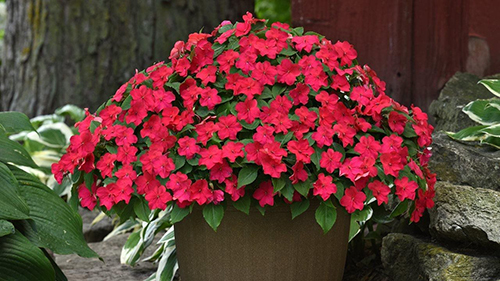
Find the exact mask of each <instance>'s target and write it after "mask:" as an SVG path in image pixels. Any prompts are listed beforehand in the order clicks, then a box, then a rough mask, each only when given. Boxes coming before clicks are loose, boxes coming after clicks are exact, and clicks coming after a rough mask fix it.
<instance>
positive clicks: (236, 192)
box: [224, 175, 245, 201]
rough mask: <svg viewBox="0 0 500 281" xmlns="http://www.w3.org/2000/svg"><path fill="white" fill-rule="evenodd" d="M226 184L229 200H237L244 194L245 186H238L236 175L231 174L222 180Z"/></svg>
mask: <svg viewBox="0 0 500 281" xmlns="http://www.w3.org/2000/svg"><path fill="white" fill-rule="evenodd" d="M224 183H225V185H226V193H227V194H229V195H231V200H233V201H238V200H239V199H240V198H241V197H243V196H244V195H245V186H242V187H240V188H238V177H237V176H235V175H232V176H231V177H229V178H227V179H226V180H225V181H224Z"/></svg>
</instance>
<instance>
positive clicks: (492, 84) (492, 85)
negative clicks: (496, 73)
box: [478, 79, 500, 98]
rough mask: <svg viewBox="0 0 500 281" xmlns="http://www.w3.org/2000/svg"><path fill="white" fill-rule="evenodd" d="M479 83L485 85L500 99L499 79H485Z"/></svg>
mask: <svg viewBox="0 0 500 281" xmlns="http://www.w3.org/2000/svg"><path fill="white" fill-rule="evenodd" d="M478 83H480V84H483V85H484V86H485V87H486V89H488V90H489V91H490V92H491V93H492V94H494V95H495V96H497V97H499V98H500V80H498V79H483V80H480V81H479V82H478Z"/></svg>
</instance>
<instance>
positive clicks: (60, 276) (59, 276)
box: [42, 249, 68, 281]
mask: <svg viewBox="0 0 500 281" xmlns="http://www.w3.org/2000/svg"><path fill="white" fill-rule="evenodd" d="M42 252H43V254H44V255H45V257H46V258H47V259H48V260H49V261H50V264H51V265H52V268H53V269H54V273H55V275H56V278H55V281H68V278H66V275H64V273H63V272H62V270H61V269H60V268H59V266H58V265H57V263H56V262H55V261H54V260H53V259H52V256H51V255H50V254H49V253H48V252H47V251H46V250H45V249H42Z"/></svg>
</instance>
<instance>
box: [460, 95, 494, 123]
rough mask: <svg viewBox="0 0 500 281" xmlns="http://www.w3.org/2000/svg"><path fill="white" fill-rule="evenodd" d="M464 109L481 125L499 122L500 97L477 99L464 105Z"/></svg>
mask: <svg viewBox="0 0 500 281" xmlns="http://www.w3.org/2000/svg"><path fill="white" fill-rule="evenodd" d="M462 111H463V112H464V113H465V114H467V115H468V116H469V118H470V119H472V120H474V121H475V122H477V123H479V124H481V125H494V124H498V122H499V121H500V99H498V98H493V99H489V100H475V101H473V102H470V103H468V104H467V105H466V106H464V108H462Z"/></svg>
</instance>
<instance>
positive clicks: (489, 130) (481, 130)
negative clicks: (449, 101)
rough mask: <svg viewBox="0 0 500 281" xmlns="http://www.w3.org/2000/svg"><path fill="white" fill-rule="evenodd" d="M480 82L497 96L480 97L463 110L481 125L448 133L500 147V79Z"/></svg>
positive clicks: (452, 135) (456, 137) (454, 136)
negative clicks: (489, 97)
mask: <svg viewBox="0 0 500 281" xmlns="http://www.w3.org/2000/svg"><path fill="white" fill-rule="evenodd" d="M479 83H481V84H482V85H484V86H485V87H486V88H487V89H488V90H489V91H490V92H491V93H492V94H493V95H495V96H497V97H493V98H491V99H478V100H475V101H472V102H470V103H468V104H467V105H466V106H464V108H462V111H463V112H464V113H465V114H467V115H468V116H469V117H470V118H471V119H472V120H474V121H475V122H477V123H479V125H478V126H473V127H469V128H465V129H463V130H461V131H459V132H456V133H451V132H448V135H449V136H450V137H451V138H453V139H456V140H461V141H479V142H480V143H485V144H488V145H490V146H493V147H495V148H497V149H500V80H497V79H483V80H481V81H479Z"/></svg>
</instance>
